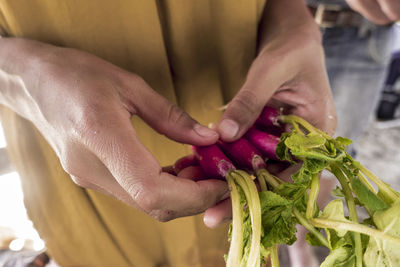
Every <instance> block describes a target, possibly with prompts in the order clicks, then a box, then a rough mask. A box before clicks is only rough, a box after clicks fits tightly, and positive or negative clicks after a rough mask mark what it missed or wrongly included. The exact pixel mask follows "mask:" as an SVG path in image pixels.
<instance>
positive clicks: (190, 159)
mask: <svg viewBox="0 0 400 267" xmlns="http://www.w3.org/2000/svg"><path fill="white" fill-rule="evenodd" d="M189 166H199V161H198V160H197V158H196V156H195V155H193V154H191V155H187V156H184V157H182V158H180V159H178V160H177V161H176V162H175V164H174V166H173V169H174V171H175V173H179V172H180V171H182V170H183V169H185V168H187V167H189Z"/></svg>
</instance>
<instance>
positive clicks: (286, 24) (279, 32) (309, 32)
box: [259, 0, 322, 50]
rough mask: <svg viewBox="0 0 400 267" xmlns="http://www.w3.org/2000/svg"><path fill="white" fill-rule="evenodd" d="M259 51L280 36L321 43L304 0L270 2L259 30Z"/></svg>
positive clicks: (317, 28) (316, 27) (319, 34)
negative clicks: (298, 36) (300, 36)
mask: <svg viewBox="0 0 400 267" xmlns="http://www.w3.org/2000/svg"><path fill="white" fill-rule="evenodd" d="M259 35H260V43H259V49H260V50H261V49H262V48H263V47H264V46H265V45H266V44H267V43H269V42H271V41H272V40H276V39H277V38H278V37H282V36H285V35H286V36H296V35H302V36H303V37H304V38H306V39H309V40H310V41H311V40H312V41H316V42H319V43H321V42H322V37H321V32H320V29H319V27H318V25H317V24H316V23H315V20H314V18H313V17H312V15H311V13H310V11H309V9H308V7H307V6H306V4H305V2H304V0H270V1H269V2H268V3H267V5H266V7H265V10H264V13H263V17H262V20H261V22H260V28H259Z"/></svg>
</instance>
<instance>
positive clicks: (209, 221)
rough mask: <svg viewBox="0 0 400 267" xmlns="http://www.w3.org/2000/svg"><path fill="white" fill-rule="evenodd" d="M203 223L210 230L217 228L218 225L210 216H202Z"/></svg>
mask: <svg viewBox="0 0 400 267" xmlns="http://www.w3.org/2000/svg"><path fill="white" fill-rule="evenodd" d="M203 222H204V224H205V225H206V226H207V227H208V228H211V229H213V228H215V227H217V226H218V223H217V222H216V221H215V219H214V218H213V217H211V216H207V215H204V217H203Z"/></svg>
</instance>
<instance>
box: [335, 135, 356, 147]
mask: <svg viewBox="0 0 400 267" xmlns="http://www.w3.org/2000/svg"><path fill="white" fill-rule="evenodd" d="M335 141H336V142H338V143H339V144H341V145H343V146H344V147H346V146H348V145H351V144H352V143H353V141H351V140H350V139H349V138H346V137H342V136H338V137H336V138H335Z"/></svg>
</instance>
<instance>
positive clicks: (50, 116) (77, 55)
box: [0, 38, 228, 221]
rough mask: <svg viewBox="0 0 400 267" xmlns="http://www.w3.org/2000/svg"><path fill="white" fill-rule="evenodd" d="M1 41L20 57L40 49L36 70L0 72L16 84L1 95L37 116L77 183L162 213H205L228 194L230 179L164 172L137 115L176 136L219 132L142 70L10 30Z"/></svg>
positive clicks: (212, 136) (208, 140)
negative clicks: (142, 138) (141, 135)
mask: <svg viewBox="0 0 400 267" xmlns="http://www.w3.org/2000/svg"><path fill="white" fill-rule="evenodd" d="M11 45H13V46H12V48H10V47H11ZM0 46H1V47H2V48H4V49H6V48H8V49H9V50H11V51H10V53H15V54H17V53H19V54H20V55H21V56H20V57H21V58H23V55H24V54H25V55H26V54H28V55H31V54H32V53H35V55H36V56H35V57H34V59H29V57H28V60H27V61H26V62H27V63H26V64H28V65H29V64H32V65H29V66H28V67H27V68H28V69H30V70H32V71H21V72H23V73H22V74H20V75H18V76H10V75H9V73H14V74H18V72H19V70H20V69H24V67H21V66H17V67H7V68H6V70H5V72H2V73H0V74H1V75H0V80H1V79H2V78H3V81H4V82H6V83H7V90H6V91H7V92H12V96H9V97H7V98H6V99H2V102H3V103H4V104H6V105H7V106H9V107H11V108H12V109H14V110H15V111H16V112H18V113H19V114H20V115H22V116H24V117H25V118H27V119H28V120H30V121H31V122H33V124H34V125H35V126H36V127H37V128H38V129H39V131H40V132H41V133H42V134H43V136H44V137H45V138H46V139H47V141H48V142H49V144H50V145H51V146H52V148H53V149H54V151H55V152H56V154H57V155H58V157H59V158H60V162H61V164H62V166H63V168H64V169H65V171H66V172H67V173H69V174H70V175H71V177H72V179H73V181H74V182H75V183H76V184H78V185H79V186H82V187H85V188H90V189H94V190H97V191H100V192H103V193H105V194H108V195H111V196H113V197H115V198H117V199H120V200H122V201H124V202H125V203H127V204H129V205H131V206H133V207H135V208H137V209H139V210H141V211H143V212H145V213H147V214H149V215H151V216H153V217H154V218H156V219H158V220H160V221H167V220H170V219H173V218H176V217H181V216H187V215H193V214H197V213H200V212H202V211H204V210H205V209H207V208H209V207H211V206H213V205H215V203H216V202H218V201H220V200H221V199H222V198H224V197H227V195H228V186H227V184H226V182H224V181H220V180H216V179H210V180H202V181H194V180H191V179H184V178H179V177H177V176H174V175H171V174H169V173H167V172H163V171H162V168H161V166H160V165H159V163H158V162H157V161H156V159H155V158H154V157H153V155H151V153H150V152H149V151H148V150H147V149H146V148H145V147H144V146H143V144H142V143H140V142H139V140H138V139H137V137H136V135H135V130H134V128H133V127H132V125H131V122H130V118H131V116H132V115H137V116H139V117H141V118H142V119H143V120H144V121H145V122H146V123H148V124H149V125H150V126H151V127H152V128H153V129H155V130H156V131H158V132H159V133H161V134H164V135H166V136H167V137H169V138H171V139H173V140H175V141H177V142H182V143H188V144H193V145H209V144H212V143H215V142H216V140H217V139H218V134H217V133H216V132H215V131H214V130H211V129H209V128H207V127H205V126H202V125H200V124H199V123H197V122H196V121H195V120H194V119H192V118H191V117H189V115H188V114H186V113H185V112H184V111H182V110H181V109H180V108H178V107H177V106H175V105H172V104H171V103H169V102H168V101H167V100H166V99H164V98H163V97H162V96H160V95H159V94H157V93H156V92H155V91H154V90H152V89H151V88H150V87H149V85H148V84H147V83H146V82H145V81H144V80H143V79H141V78H140V77H138V76H137V75H134V74H132V73H130V72H127V71H124V70H122V69H120V68H118V67H116V66H114V65H112V64H110V63H108V62H106V61H104V60H101V59H99V58H97V57H95V56H93V55H90V54H88V53H85V52H81V51H78V50H74V49H66V48H58V47H54V46H50V45H45V44H40V43H37V42H32V41H26V40H18V39H11V38H10V39H8V40H6V39H3V40H1V43H0ZM17 57H18V56H17ZM14 60H15V59H14ZM11 62H12V61H11ZM11 62H10V61H9V62H8V63H9V65H7V64H3V65H4V66H10V65H12V64H13V63H11ZM14 64H15V62H14ZM3 70H4V68H3ZM7 72H8V74H7ZM21 77H22V78H21Z"/></svg>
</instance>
